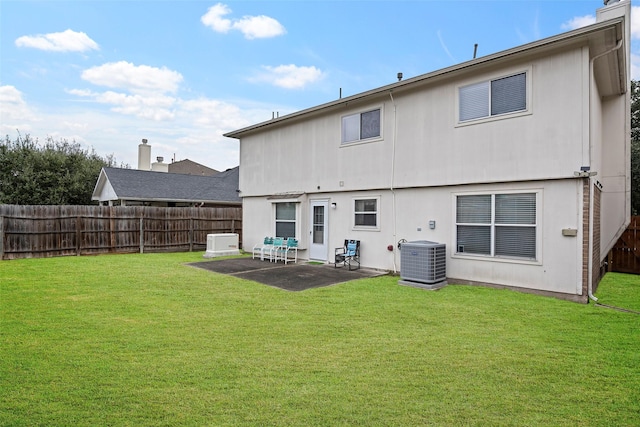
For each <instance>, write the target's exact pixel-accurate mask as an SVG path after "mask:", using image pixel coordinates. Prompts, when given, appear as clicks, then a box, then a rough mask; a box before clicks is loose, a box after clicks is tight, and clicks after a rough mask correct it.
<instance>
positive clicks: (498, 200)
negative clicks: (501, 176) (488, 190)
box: [456, 193, 537, 260]
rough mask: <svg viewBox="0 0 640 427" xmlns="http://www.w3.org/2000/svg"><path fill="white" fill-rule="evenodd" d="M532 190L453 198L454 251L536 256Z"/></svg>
mask: <svg viewBox="0 0 640 427" xmlns="http://www.w3.org/2000/svg"><path fill="white" fill-rule="evenodd" d="M536 197H537V194H536V193H510V194H474V195H459V196H457V197H456V253H458V254H463V253H464V254H473V255H486V256H492V257H513V258H525V259H530V260H535V259H536V258H537V236H536V234H537V213H536Z"/></svg>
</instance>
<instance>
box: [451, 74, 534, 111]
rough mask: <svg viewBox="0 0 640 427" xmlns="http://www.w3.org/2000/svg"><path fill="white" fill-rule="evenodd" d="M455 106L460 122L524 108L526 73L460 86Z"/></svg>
mask: <svg viewBox="0 0 640 427" xmlns="http://www.w3.org/2000/svg"><path fill="white" fill-rule="evenodd" d="M458 108H459V111H458V114H459V121H460V122H465V121H469V120H476V119H482V118H486V117H493V116H499V115H502V114H508V113H515V112H520V111H526V109H527V73H526V72H523V73H519V74H514V75H512V76H507V77H502V78H499V79H495V80H487V81H483V82H479V83H473V84H470V85H467V86H462V87H460V88H459V89H458Z"/></svg>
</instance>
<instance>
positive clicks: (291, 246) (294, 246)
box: [280, 237, 298, 264]
mask: <svg viewBox="0 0 640 427" xmlns="http://www.w3.org/2000/svg"><path fill="white" fill-rule="evenodd" d="M280 253H281V255H282V261H284V263H285V264H287V262H289V261H291V260H292V259H291V258H289V253H292V255H293V262H294V263H297V262H298V240H297V239H294V238H292V237H290V238H288V239H287V246H285V247H283V248H282V249H281V252H280Z"/></svg>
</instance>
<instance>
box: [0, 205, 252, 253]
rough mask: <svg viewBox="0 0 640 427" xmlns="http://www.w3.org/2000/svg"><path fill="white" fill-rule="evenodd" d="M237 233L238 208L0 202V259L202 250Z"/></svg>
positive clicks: (238, 222)
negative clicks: (212, 237) (211, 240)
mask: <svg viewBox="0 0 640 427" xmlns="http://www.w3.org/2000/svg"><path fill="white" fill-rule="evenodd" d="M213 233H237V234H239V235H240V237H239V239H240V242H242V208H240V207H222V208H164V207H149V206H17V205H0V259H16V258H36V257H53V256H66V255H96V254H104V253H131V252H140V253H142V252H184V251H193V250H204V249H205V248H206V246H207V234H213Z"/></svg>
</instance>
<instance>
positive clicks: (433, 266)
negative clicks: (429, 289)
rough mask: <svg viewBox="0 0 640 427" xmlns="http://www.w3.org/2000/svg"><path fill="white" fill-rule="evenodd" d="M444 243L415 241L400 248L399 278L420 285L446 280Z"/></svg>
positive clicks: (403, 244)
mask: <svg viewBox="0 0 640 427" xmlns="http://www.w3.org/2000/svg"><path fill="white" fill-rule="evenodd" d="M446 261H447V253H446V246H445V244H444V243H436V242H429V241H427V240H417V241H414V242H405V243H402V245H401V247H400V278H401V279H403V280H410V281H413V282H420V283H427V284H432V283H437V282H441V281H443V280H445V279H446V278H447V264H446Z"/></svg>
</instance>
